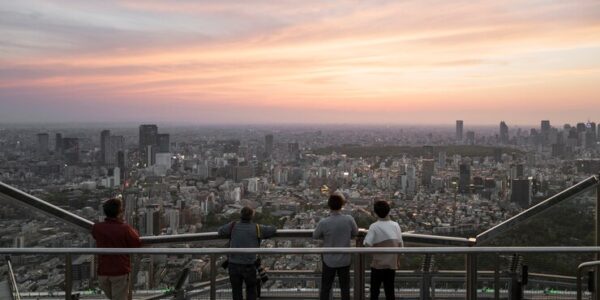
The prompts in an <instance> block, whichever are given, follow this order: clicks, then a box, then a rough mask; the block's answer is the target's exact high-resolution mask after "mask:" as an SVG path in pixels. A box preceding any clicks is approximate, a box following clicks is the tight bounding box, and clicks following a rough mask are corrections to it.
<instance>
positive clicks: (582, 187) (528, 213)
mask: <svg viewBox="0 0 600 300" xmlns="http://www.w3.org/2000/svg"><path fill="white" fill-rule="evenodd" d="M599 183H600V176H598V175H594V176H590V177H588V178H587V179H585V180H583V181H580V182H578V183H577V184H575V185H573V186H571V187H569V188H567V189H566V190H563V191H562V192H560V193H558V194H556V195H554V196H552V197H550V198H548V199H546V200H544V201H542V202H540V203H538V204H536V205H534V206H532V207H530V208H528V209H526V210H524V211H522V212H521V213H519V214H517V215H516V216H514V217H512V218H510V219H508V220H506V221H504V222H502V223H500V224H498V225H496V226H494V227H492V228H490V229H488V230H486V231H484V232H482V233H480V234H478V235H477V237H476V241H477V245H480V244H483V243H485V242H487V241H489V240H491V239H493V238H495V237H497V236H498V235H500V234H502V233H504V232H506V231H508V230H509V229H511V228H513V227H515V226H516V225H518V224H520V223H521V222H523V221H524V220H525V219H528V218H530V217H532V216H534V215H537V214H539V213H541V212H542V211H544V210H546V209H548V208H550V207H552V206H554V205H556V204H558V203H561V202H562V201H565V200H568V199H571V198H572V197H575V196H577V195H579V194H581V193H584V192H586V191H588V190H589V189H591V188H593V187H597V186H598V184H599Z"/></svg>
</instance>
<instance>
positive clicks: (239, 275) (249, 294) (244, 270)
mask: <svg viewBox="0 0 600 300" xmlns="http://www.w3.org/2000/svg"><path fill="white" fill-rule="evenodd" d="M228 269H229V281H230V282H231V294H232V296H233V300H243V299H244V297H243V295H242V285H243V284H244V283H245V284H246V300H256V285H257V280H256V275H257V274H256V266H255V265H254V264H249V265H242V264H235V263H231V262H230V263H229V266H228Z"/></svg>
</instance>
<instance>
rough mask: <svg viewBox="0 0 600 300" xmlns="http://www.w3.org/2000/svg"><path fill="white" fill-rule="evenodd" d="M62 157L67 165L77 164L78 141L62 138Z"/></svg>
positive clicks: (76, 139)
mask: <svg viewBox="0 0 600 300" xmlns="http://www.w3.org/2000/svg"><path fill="white" fill-rule="evenodd" d="M62 141H63V155H64V157H65V161H66V162H67V163H69V164H77V163H79V139H78V138H63V139H62Z"/></svg>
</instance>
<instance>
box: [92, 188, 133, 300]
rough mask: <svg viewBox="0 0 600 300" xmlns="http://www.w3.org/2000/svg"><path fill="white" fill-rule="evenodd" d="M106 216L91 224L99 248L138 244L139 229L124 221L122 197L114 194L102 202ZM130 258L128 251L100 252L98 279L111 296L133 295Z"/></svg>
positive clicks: (114, 298)
mask: <svg viewBox="0 0 600 300" xmlns="http://www.w3.org/2000/svg"><path fill="white" fill-rule="evenodd" d="M102 208H103V209H104V214H105V215H106V218H105V219H104V222H100V223H96V224H94V226H93V227H92V236H93V237H94V239H95V240H96V247H98V248H138V247H140V246H141V245H142V244H141V242H140V236H139V235H138V233H137V232H136V231H135V230H134V229H133V228H131V226H129V225H127V224H126V223H124V222H123V212H124V211H125V210H124V208H123V201H122V200H121V199H119V198H112V199H109V200H107V201H106V202H104V204H103V205H102ZM129 273H131V261H130V259H129V255H127V254H125V255H99V256H98V281H99V283H100V288H101V289H102V290H103V291H104V294H106V297H108V299H112V300H127V299H131V296H130V292H129V289H130V280H131V279H130V278H129Z"/></svg>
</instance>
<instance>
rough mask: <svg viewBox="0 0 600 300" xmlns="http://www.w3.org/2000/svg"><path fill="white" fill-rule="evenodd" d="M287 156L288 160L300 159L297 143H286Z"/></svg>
mask: <svg viewBox="0 0 600 300" xmlns="http://www.w3.org/2000/svg"><path fill="white" fill-rule="evenodd" d="M288 156H289V158H290V160H297V159H299V158H300V145H299V144H298V143H288Z"/></svg>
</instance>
